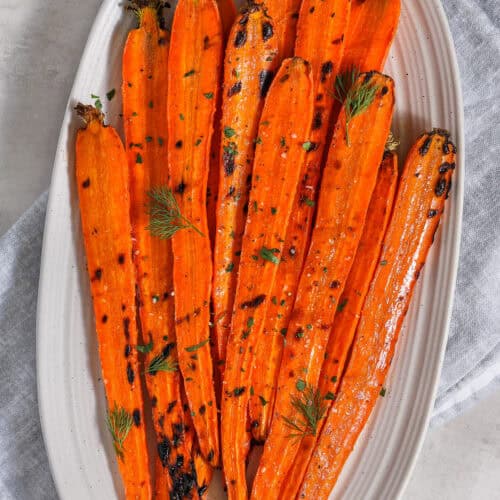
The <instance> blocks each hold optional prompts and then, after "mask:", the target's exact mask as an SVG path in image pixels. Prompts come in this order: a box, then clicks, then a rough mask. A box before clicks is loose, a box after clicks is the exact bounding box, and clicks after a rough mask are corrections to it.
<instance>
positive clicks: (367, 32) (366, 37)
mask: <svg viewBox="0 0 500 500" xmlns="http://www.w3.org/2000/svg"><path fill="white" fill-rule="evenodd" d="M351 3H352V7H351V21H350V23H349V29H348V31H347V34H346V41H345V53H344V60H343V61H342V71H347V70H350V69H352V68H357V69H358V70H359V71H371V70H377V71H382V69H383V67H384V64H385V60H386V59H387V55H388V54H389V49H390V48H391V44H392V42H393V40H394V37H395V36H396V31H397V29H398V22H399V15H400V12H401V0H352V2H351Z"/></svg>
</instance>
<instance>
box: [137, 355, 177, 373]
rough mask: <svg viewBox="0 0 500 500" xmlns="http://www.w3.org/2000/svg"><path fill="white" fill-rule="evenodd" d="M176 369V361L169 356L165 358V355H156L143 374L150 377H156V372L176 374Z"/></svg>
mask: <svg viewBox="0 0 500 500" xmlns="http://www.w3.org/2000/svg"><path fill="white" fill-rule="evenodd" d="M177 368H178V364H177V361H174V360H172V359H171V358H170V356H167V357H165V355H164V354H163V353H162V354H158V355H157V356H155V357H154V358H153V359H152V360H151V362H150V363H149V366H148V367H147V368H146V370H144V373H149V374H150V375H156V374H157V373H158V372H171V373H172V372H176V371H177Z"/></svg>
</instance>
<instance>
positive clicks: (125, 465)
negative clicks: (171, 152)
mask: <svg viewBox="0 0 500 500" xmlns="http://www.w3.org/2000/svg"><path fill="white" fill-rule="evenodd" d="M76 109H77V112H78V114H79V115H80V116H81V117H82V118H83V120H84V121H85V128H83V129H81V130H79V131H78V135H77V139H76V180H77V185H78V196H79V201H80V215H81V221H82V231H83V240H84V244H85V253H86V255H87V267H88V272H89V277H90V289H91V293H92V301H93V305H94V315H95V323H96V330H97V338H98V342H99V354H100V358H101V368H102V374H103V377H102V378H103V380H104V387H105V389H106V396H107V400H108V418H107V423H108V428H109V430H110V432H111V436H112V438H113V444H114V447H115V451H116V454H117V460H118V466H119V468H120V472H121V476H122V480H123V484H124V486H125V492H126V497H127V498H128V499H134V500H135V499H149V498H151V484H150V482H151V478H150V475H149V460H148V453H147V445H146V433H145V427H144V418H143V400H142V391H141V384H140V380H139V366H138V362H137V350H136V346H137V344H138V332H137V324H136V307H135V270H134V264H133V262H132V237H131V226H130V217H129V207H130V196H129V186H128V169H127V157H126V155H125V149H124V148H123V144H122V142H121V140H120V138H119V136H118V134H117V133H116V131H115V130H114V129H113V128H111V127H106V126H105V125H104V115H103V114H102V113H101V112H100V111H98V110H97V109H95V108H93V107H92V106H84V105H82V104H79V105H78V106H77V107H76Z"/></svg>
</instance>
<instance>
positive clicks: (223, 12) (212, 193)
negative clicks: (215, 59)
mask: <svg viewBox="0 0 500 500" xmlns="http://www.w3.org/2000/svg"><path fill="white" fill-rule="evenodd" d="M217 5H218V6H219V12H220V16H221V20H222V29H223V31H224V40H225V41H227V38H228V36H229V32H230V30H231V26H232V25H233V22H234V20H235V18H236V7H235V5H234V2H233V0H217ZM221 69H222V68H221ZM220 80H222V71H220ZM220 85H222V82H220ZM221 107H222V94H221V92H219V93H218V99H217V110H216V113H215V118H214V129H215V130H214V135H213V137H212V149H211V151H210V172H209V175H208V190H207V217H208V230H209V233H210V240H211V242H212V248H213V246H214V245H215V228H216V224H217V223H216V209H217V199H218V193H219V163H220V156H219V151H220V143H221V114H222V109H221Z"/></svg>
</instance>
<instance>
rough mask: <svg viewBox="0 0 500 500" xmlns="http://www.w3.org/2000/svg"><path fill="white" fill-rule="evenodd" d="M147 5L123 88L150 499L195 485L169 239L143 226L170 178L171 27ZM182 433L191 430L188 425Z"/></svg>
mask: <svg viewBox="0 0 500 500" xmlns="http://www.w3.org/2000/svg"><path fill="white" fill-rule="evenodd" d="M150 5H151V6H149V5H148V6H146V7H142V8H137V11H136V14H137V16H138V18H139V28H138V29H135V30H132V31H131V32H130V33H129V35H128V39H127V43H126V45H125V50H124V54H123V65H122V67H123V87H122V94H123V116H124V125H125V139H126V141H125V142H126V145H127V147H126V150H127V157H128V164H129V170H130V197H131V211H130V214H131V222H132V233H133V236H134V263H135V266H136V270H137V284H138V287H139V296H140V307H139V313H140V319H141V326H142V331H143V337H144V343H145V344H146V345H147V348H146V349H143V350H146V351H149V352H146V353H145V355H144V365H145V367H146V372H145V377H146V386H147V388H148V392H149V396H150V398H151V401H152V403H153V404H152V414H153V424H154V429H155V432H156V443H157V446H156V449H157V454H156V474H155V498H158V499H169V498H170V495H172V494H180V493H182V494H187V493H190V490H187V491H186V490H182V491H179V486H180V485H187V486H188V487H190V488H192V487H195V486H196V485H195V484H192V482H189V481H186V480H185V477H186V474H188V475H189V474H191V468H190V466H189V460H187V457H189V456H190V449H188V448H186V446H185V439H184V432H185V431H184V428H185V425H184V419H183V414H182V402H181V397H180V384H181V380H180V379H181V377H180V374H179V372H178V371H177V369H176V364H177V350H176V348H175V345H176V338H175V325H174V299H173V297H172V291H173V283H172V262H173V259H172V250H171V243H170V241H168V240H163V239H159V238H156V237H154V236H152V235H151V233H150V232H149V231H148V230H147V226H148V224H149V215H148V213H147V211H146V209H145V206H146V205H147V204H148V201H149V197H148V194H147V193H148V192H150V191H152V190H154V189H155V188H158V187H159V186H163V185H165V184H167V182H168V167H167V165H166V158H167V145H166V140H167V93H166V92H165V89H166V87H167V72H166V68H167V63H168V47H169V42H168V33H167V32H166V31H164V30H162V29H160V26H159V19H158V12H157V9H156V3H155V1H153V2H151V4H150ZM187 432H188V433H193V432H194V430H193V428H192V426H191V428H190V429H189V430H188V431H187ZM172 443H176V446H173V444H172ZM179 456H182V457H183V458H186V460H185V461H184V464H183V466H182V467H178V466H177V465H176V464H177V460H178V457H179ZM183 487H184V486H183ZM181 489H182V488H181ZM176 490H177V491H176Z"/></svg>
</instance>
